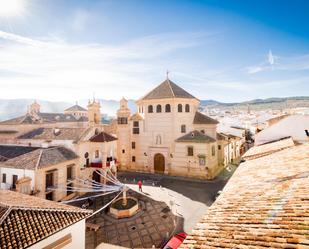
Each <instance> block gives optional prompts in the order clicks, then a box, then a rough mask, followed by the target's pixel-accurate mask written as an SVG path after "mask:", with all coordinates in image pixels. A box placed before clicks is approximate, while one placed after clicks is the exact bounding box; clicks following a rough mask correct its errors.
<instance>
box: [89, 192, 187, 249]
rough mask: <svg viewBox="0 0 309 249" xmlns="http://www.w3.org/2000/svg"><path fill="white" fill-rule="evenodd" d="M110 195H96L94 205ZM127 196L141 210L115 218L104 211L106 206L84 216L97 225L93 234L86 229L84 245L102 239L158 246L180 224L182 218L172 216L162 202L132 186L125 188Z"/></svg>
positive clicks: (130, 244) (102, 202)
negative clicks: (97, 196)
mask: <svg viewBox="0 0 309 249" xmlns="http://www.w3.org/2000/svg"><path fill="white" fill-rule="evenodd" d="M114 196H115V195H110V196H108V197H104V198H98V199H97V200H96V203H95V206H96V207H101V206H103V205H104V204H105V203H108V201H109V200H111V199H112V198H113V197H114ZM128 196H133V197H135V198H137V199H138V200H139V206H140V207H141V210H140V211H139V212H138V213H137V214H136V215H134V216H133V217H131V218H124V219H115V218H113V217H111V216H110V215H108V214H107V210H108V209H106V210H105V211H104V212H102V213H99V214H97V215H95V217H93V218H90V219H89V220H87V222H91V223H96V224H99V225H100V229H99V230H98V232H97V233H96V234H95V232H93V231H87V232H86V248H87V249H92V248H95V245H99V244H100V243H102V242H105V243H110V244H113V245H119V246H123V247H127V248H152V246H153V245H155V247H156V248H159V247H160V246H161V245H162V243H164V242H165V241H166V240H167V239H168V238H169V237H170V236H171V235H172V234H173V233H174V228H175V227H176V226H177V227H178V226H180V227H182V224H183V219H182V218H181V217H177V216H175V215H174V214H173V213H172V212H171V210H170V208H169V207H168V205H167V204H166V203H164V202H161V201H156V200H153V199H152V198H150V197H148V196H146V195H143V194H139V193H137V192H135V191H132V190H130V191H128Z"/></svg>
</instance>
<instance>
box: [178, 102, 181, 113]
mask: <svg viewBox="0 0 309 249" xmlns="http://www.w3.org/2000/svg"><path fill="white" fill-rule="evenodd" d="M178 112H182V104H178Z"/></svg>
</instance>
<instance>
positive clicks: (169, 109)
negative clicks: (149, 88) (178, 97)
mask: <svg viewBox="0 0 309 249" xmlns="http://www.w3.org/2000/svg"><path fill="white" fill-rule="evenodd" d="M165 112H171V105H170V104H166V105H165Z"/></svg>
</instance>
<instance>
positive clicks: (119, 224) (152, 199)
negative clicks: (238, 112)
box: [86, 166, 236, 249]
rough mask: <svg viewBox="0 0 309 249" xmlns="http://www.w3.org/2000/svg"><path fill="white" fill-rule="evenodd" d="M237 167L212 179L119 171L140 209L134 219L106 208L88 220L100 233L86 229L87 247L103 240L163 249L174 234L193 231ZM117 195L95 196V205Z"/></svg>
mask: <svg viewBox="0 0 309 249" xmlns="http://www.w3.org/2000/svg"><path fill="white" fill-rule="evenodd" d="M235 169H236V166H233V167H232V166H231V167H229V169H228V170H226V169H225V170H224V171H222V173H221V174H220V175H219V176H218V177H217V178H216V179H215V180H213V181H202V180H193V179H188V178H181V177H171V176H166V175H155V174H145V173H137V172H120V173H119V174H118V179H119V180H120V181H121V182H124V183H126V184H127V185H128V186H129V187H130V188H131V189H130V190H129V191H128V196H133V197H135V198H137V199H138V200H139V206H140V209H141V210H140V211H139V212H138V213H137V214H136V215H134V216H133V217H131V218H125V219H119V220H117V219H115V218H113V217H111V216H110V215H108V214H107V212H108V208H107V209H105V210H104V211H102V212H101V213H99V214H97V215H95V217H93V218H91V219H88V220H87V222H91V223H96V224H99V225H100V229H99V230H98V232H97V233H95V232H93V231H87V232H86V248H87V249H94V248H95V247H96V245H99V244H100V243H107V244H106V245H105V247H104V248H108V244H112V245H115V246H123V247H125V248H152V246H153V245H154V246H155V248H160V246H161V245H163V244H164V242H166V241H167V240H168V239H169V238H170V237H171V236H172V235H174V234H175V233H178V232H181V231H185V232H190V231H191V230H192V228H193V227H194V226H195V225H196V223H197V222H198V221H199V220H200V218H201V217H202V215H203V214H204V213H205V212H206V210H207V208H208V207H209V206H210V205H211V204H212V203H213V201H214V196H215V194H216V193H217V192H218V191H219V190H221V189H222V188H223V187H224V186H225V184H226V182H227V181H228V179H229V178H230V177H231V175H232V174H233V172H234V170H235ZM139 180H142V181H143V193H139V192H138V191H137V190H138V187H137V181H139ZM134 190H135V191H134ZM115 195H116V194H111V195H108V196H104V197H100V198H96V199H95V203H94V206H93V207H92V208H93V209H94V210H96V209H97V208H100V207H102V206H103V205H105V204H106V203H108V202H109V201H110V200H112V199H113V198H114V197H115ZM106 246H107V247H106Z"/></svg>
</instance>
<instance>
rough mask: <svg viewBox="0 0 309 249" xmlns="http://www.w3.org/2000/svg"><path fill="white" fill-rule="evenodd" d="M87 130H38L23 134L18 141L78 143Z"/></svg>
mask: <svg viewBox="0 0 309 249" xmlns="http://www.w3.org/2000/svg"><path fill="white" fill-rule="evenodd" d="M86 130H87V129H86V128H44V127H41V128H37V129H34V130H32V131H29V132H27V133H25V134H22V135H21V136H19V137H18V139H40V140H74V141H78V140H79V139H80V137H81V136H82V135H83V133H84V132H85V131H86Z"/></svg>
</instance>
